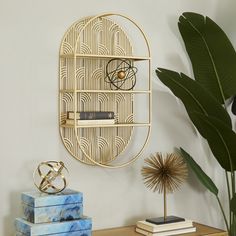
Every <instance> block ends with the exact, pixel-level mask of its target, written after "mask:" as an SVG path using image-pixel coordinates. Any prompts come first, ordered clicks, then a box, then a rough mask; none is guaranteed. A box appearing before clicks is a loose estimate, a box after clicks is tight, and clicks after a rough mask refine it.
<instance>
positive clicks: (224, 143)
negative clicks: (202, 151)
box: [191, 112, 236, 171]
mask: <svg viewBox="0 0 236 236" xmlns="http://www.w3.org/2000/svg"><path fill="white" fill-rule="evenodd" d="M191 119H192V121H193V123H194V125H195V126H196V128H197V129H198V131H199V133H200V134H201V135H202V136H203V137H204V138H205V139H206V140H207V142H208V144H209V146H210V148H211V151H212V153H213V155H214V156H215V158H216V159H217V161H218V162H219V163H220V165H221V166H222V167H223V168H224V169H225V170H227V171H231V167H232V170H236V158H235V157H236V133H234V132H233V130H232V129H230V128H229V127H227V126H226V125H225V124H224V123H223V122H222V121H220V120H219V119H217V118H215V117H212V116H206V115H204V114H200V113H197V112H193V113H192V114H191Z"/></svg>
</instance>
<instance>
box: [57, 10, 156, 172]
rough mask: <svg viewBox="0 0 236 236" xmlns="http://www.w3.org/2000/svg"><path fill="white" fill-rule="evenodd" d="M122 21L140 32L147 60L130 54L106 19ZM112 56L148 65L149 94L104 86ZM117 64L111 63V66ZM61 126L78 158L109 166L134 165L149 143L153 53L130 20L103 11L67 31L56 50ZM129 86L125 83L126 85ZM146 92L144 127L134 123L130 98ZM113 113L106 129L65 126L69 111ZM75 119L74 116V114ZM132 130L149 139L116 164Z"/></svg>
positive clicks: (64, 138)
mask: <svg viewBox="0 0 236 236" xmlns="http://www.w3.org/2000/svg"><path fill="white" fill-rule="evenodd" d="M111 16H112V17H114V16H115V17H121V18H124V19H125V20H128V21H129V22H131V23H132V24H133V25H134V27H136V28H137V29H138V31H139V32H140V33H141V36H142V37H143V39H144V42H145V43H146V47H147V55H146V56H134V55H133V52H132V51H133V50H132V46H131V43H130V40H129V39H128V37H127V35H126V34H125V32H124V31H123V29H122V28H121V27H120V26H119V25H118V24H117V23H115V22H114V21H113V20H111V19H110V18H109V17H111ZM112 58H117V59H119V58H124V59H130V60H132V61H142V60H146V61H148V75H147V83H148V89H147V90H135V88H134V90H130V91H121V90H111V89H110V87H109V86H108V85H107V84H106V83H104V80H103V81H102V79H103V78H104V75H105V69H104V68H105V64H106V63H107V61H108V60H109V59H112ZM114 66H115V65H114ZM59 77H60V79H59V81H60V82H59V87H60V89H59V124H60V134H61V138H62V141H63V143H64V145H65V147H66V149H67V150H68V151H69V153H70V154H71V155H72V156H73V157H75V158H76V159H77V160H79V161H81V162H83V163H86V164H90V165H98V166H101V167H107V168H119V167H124V166H127V165H128V164H130V163H132V162H134V161H135V160H136V159H137V158H138V157H139V156H140V155H141V153H142V151H143V150H144V148H145V146H146V145H147V143H148V139H149V137H150V131H151V115H152V111H151V107H152V90H151V55H150V47H149V43H148V41H147V37H146V35H145V34H144V32H143V31H142V30H141V28H140V27H139V26H138V25H137V24H136V23H135V22H134V21H133V20H131V19H130V18H129V17H127V16H124V15H121V14H115V13H106V14H101V15H98V16H94V17H88V18H84V19H82V20H79V21H77V22H75V23H74V24H73V25H72V26H71V27H70V28H69V29H68V30H67V32H66V33H65V35H64V37H63V40H62V43H61V47H60V65H59ZM127 86H128V85H127ZM134 94H137V95H138V94H145V95H146V96H148V101H149V113H148V115H149V117H148V120H149V121H148V122H147V123H134V122H133V120H134V114H133V105H134V104H133V102H134V101H133V96H134ZM91 110H97V111H99V110H114V111H115V114H116V121H117V122H116V123H115V124H112V125H111V124H109V125H106V124H104V125H98V124H93V125H91V124H89V125H83V126H78V125H76V119H74V125H72V126H71V125H70V126H69V125H65V124H64V121H65V119H66V113H67V111H74V112H77V111H91ZM75 117H76V116H75ZM135 127H146V128H147V137H146V139H145V142H144V144H143V146H142V147H141V149H140V150H139V151H138V153H137V154H136V155H135V156H134V157H132V158H131V159H130V160H128V161H126V162H123V163H118V164H114V163H113V160H115V159H117V157H118V156H119V155H120V154H121V153H122V152H123V151H124V150H125V149H126V147H127V145H128V144H129V142H130V140H131V136H132V132H133V129H134V128H135Z"/></svg>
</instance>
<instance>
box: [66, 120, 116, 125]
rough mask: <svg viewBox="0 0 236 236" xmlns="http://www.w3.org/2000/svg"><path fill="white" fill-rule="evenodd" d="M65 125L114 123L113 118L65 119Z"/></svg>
mask: <svg viewBox="0 0 236 236" xmlns="http://www.w3.org/2000/svg"><path fill="white" fill-rule="evenodd" d="M65 124H66V125H74V124H76V125H112V124H115V119H103V120H101V119H99V120H76V121H75V120H71V119H67V120H66V122H65Z"/></svg>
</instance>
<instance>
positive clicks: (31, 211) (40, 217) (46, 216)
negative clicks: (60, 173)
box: [15, 189, 92, 236]
mask: <svg viewBox="0 0 236 236" xmlns="http://www.w3.org/2000/svg"><path fill="white" fill-rule="evenodd" d="M21 200H22V206H23V218H16V220H15V226H16V236H38V235H40V236H44V235H45V236H46V235H47V236H66V235H68V236H91V235H92V232H91V231H92V220H91V218H89V217H86V216H83V194H82V193H81V192H78V191H74V190H71V189H65V190H64V191H63V192H60V193H57V194H46V193H42V192H39V191H31V192H24V193H22V194H21Z"/></svg>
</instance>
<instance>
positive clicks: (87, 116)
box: [65, 111, 115, 125]
mask: <svg viewBox="0 0 236 236" xmlns="http://www.w3.org/2000/svg"><path fill="white" fill-rule="evenodd" d="M75 116H76V117H75ZM75 120H76V125H91V124H98V125H109V124H115V117H114V112H113V111H81V112H73V111H69V112H67V119H66V122H65V124H66V125H74V122H75Z"/></svg>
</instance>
